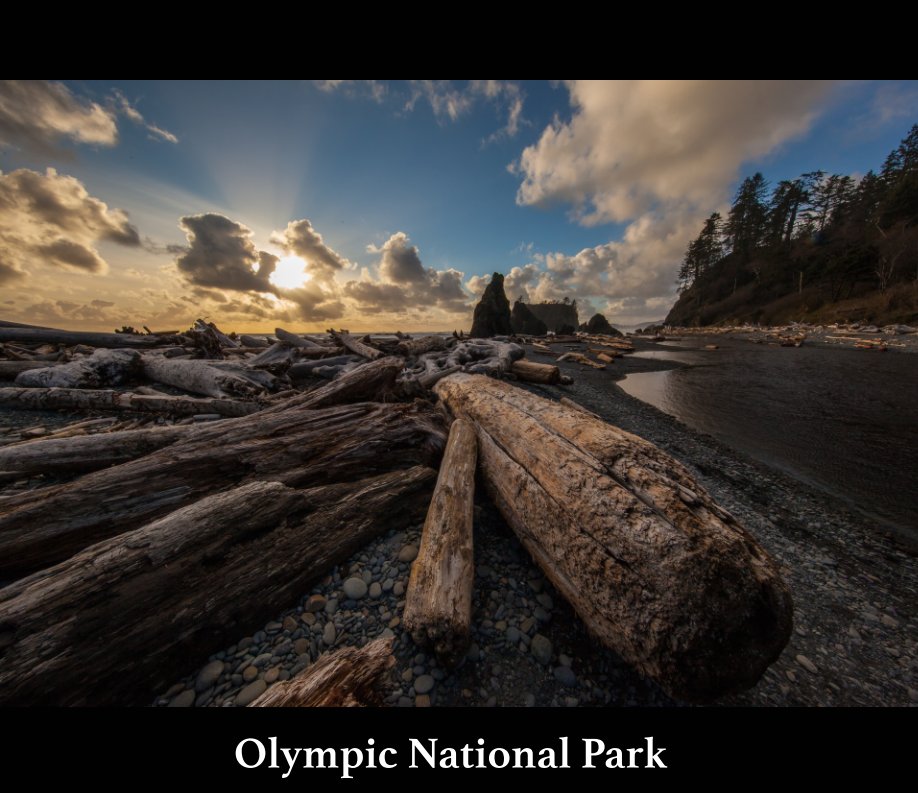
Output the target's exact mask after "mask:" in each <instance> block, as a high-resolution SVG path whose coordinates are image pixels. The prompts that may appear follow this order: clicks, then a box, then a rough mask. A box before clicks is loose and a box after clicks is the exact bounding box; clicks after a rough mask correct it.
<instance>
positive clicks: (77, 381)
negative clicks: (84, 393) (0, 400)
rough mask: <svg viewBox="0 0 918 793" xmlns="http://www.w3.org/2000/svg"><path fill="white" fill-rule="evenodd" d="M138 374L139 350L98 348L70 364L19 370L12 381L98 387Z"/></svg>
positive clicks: (39, 385)
mask: <svg viewBox="0 0 918 793" xmlns="http://www.w3.org/2000/svg"><path fill="white" fill-rule="evenodd" d="M140 374H141V364H140V353H138V352H137V351H136V350H110V349H101V350H96V351H95V352H94V353H93V354H92V355H90V356H89V357H87V358H78V359H77V360H74V361H71V362H70V363H62V364H57V365H56V366H48V367H46V368H44V369H29V370H27V371H24V372H21V373H20V374H19V375H17V377H16V380H15V381H14V384H15V385H17V386H19V387H23V388H100V387H102V386H113V385H124V384H125V383H128V382H130V381H132V380H135V379H136V378H137V377H139V376H140Z"/></svg>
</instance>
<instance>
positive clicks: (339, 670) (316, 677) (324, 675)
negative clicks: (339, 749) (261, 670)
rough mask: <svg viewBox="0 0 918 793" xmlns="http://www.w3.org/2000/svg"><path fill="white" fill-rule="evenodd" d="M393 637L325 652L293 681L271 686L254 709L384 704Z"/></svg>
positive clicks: (251, 704)
mask: <svg viewBox="0 0 918 793" xmlns="http://www.w3.org/2000/svg"><path fill="white" fill-rule="evenodd" d="M394 665H395V657H394V656H393V655H392V639H374V640H373V641H372V642H368V643H367V644H365V645H364V646H363V647H341V648H340V649H338V650H335V651H333V652H330V653H325V655H323V656H321V657H320V658H319V660H318V661H316V662H315V663H314V664H313V665H312V666H310V667H307V668H306V669H304V670H303V671H302V672H300V674H299V675H297V676H296V677H295V678H293V679H292V680H287V681H286V682H283V683H277V684H276V685H273V686H271V688H269V689H268V690H267V691H266V692H265V693H264V694H262V695H261V696H260V697H259V698H258V699H256V700H255V701H254V702H252V703H250V704H249V707H250V708H328V707H332V708H353V707H365V706H369V705H381V704H382V699H383V693H384V692H383V683H384V681H385V677H386V672H387V671H388V670H389V669H390V668H391V667H393V666H394Z"/></svg>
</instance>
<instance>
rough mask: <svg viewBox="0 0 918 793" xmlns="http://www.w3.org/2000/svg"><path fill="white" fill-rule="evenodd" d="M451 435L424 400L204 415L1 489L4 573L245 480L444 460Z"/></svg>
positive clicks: (312, 480) (320, 477) (293, 479)
mask: <svg viewBox="0 0 918 793" xmlns="http://www.w3.org/2000/svg"><path fill="white" fill-rule="evenodd" d="M364 368H368V367H364ZM331 385H332V386H334V385H335V384H334V383H332V384H331ZM319 390H322V389H319ZM290 401H292V400H289V401H288V403H289V402H290ZM281 407H282V408H283V405H282V406H281ZM148 432H152V431H151V430H148ZM444 443H445V432H444V429H443V419H442V416H441V414H440V413H439V412H438V411H437V410H436V409H434V408H433V407H432V406H431V405H429V404H423V403H418V404H416V405H409V404H391V405H384V404H378V403H371V402H364V403H358V404H353V405H341V406H333V407H327V408H324V409H321V410H316V409H311V408H310V407H309V405H307V404H303V405H299V406H296V407H288V408H286V409H281V410H280V411H277V409H276V408H269V409H267V410H263V411H261V412H259V413H254V414H252V415H251V416H245V417H243V418H238V419H227V420H225V421H221V422H218V423H216V424H204V425H198V426H195V427H193V431H192V432H189V434H188V435H187V437H185V439H184V440H180V441H178V442H177V443H174V444H172V445H170V446H166V447H165V448H162V449H160V450H159V451H156V452H154V453H152V454H148V455H146V456H144V457H140V458H138V459H136V460H132V461H130V462H126V463H123V464H121V465H117V466H115V467H113V468H106V469H104V470H101V471H94V472H92V473H89V474H86V475H85V476H82V477H80V478H79V479H76V480H74V481H72V482H68V483H66V484H62V485H54V486H50V487H46V488H42V489H40V490H33V491H29V492H24V493H21V494H17V495H13V496H8V497H6V498H3V499H0V580H4V579H6V580H9V579H11V578H14V577H16V576H21V575H25V574H28V573H30V572H33V571H35V570H38V569H40V568H42V567H46V566H48V565H50V564H54V563H56V562H59V561H62V560H64V559H66V558H68V557H69V556H71V555H72V554H74V553H76V552H77V551H79V550H81V549H83V548H85V547H86V546H88V545H90V544H92V543H94V542H98V541H100V540H103V539H106V538H108V537H113V536H115V535H117V534H119V533H121V532H124V531H129V530H131V529H134V528H136V527H137V526H138V525H141V524H142V523H144V522H146V521H149V520H153V519H155V518H157V517H160V516H162V515H164V514H166V513H168V512H171V511H174V510H175V509H178V508H179V507H182V506H185V505H187V504H190V503H192V502H194V501H196V500H198V499H200V498H202V497H204V496H206V495H209V494H211V493H213V492H216V491H219V490H223V489H226V488H227V487H231V486H233V485H235V484H237V483H244V482H246V481H252V480H274V481H279V482H282V483H284V484H286V485H288V486H290V487H308V486H312V485H319V484H324V483H329V482H336V481H347V480H350V479H353V478H359V477H365V476H370V475H372V474H377V473H383V472H387V471H391V470H393V469H401V468H407V467H410V466H414V465H418V464H422V465H430V464H437V463H438V461H439V455H440V453H441V452H442V449H443V445H444ZM381 452H384V453H381Z"/></svg>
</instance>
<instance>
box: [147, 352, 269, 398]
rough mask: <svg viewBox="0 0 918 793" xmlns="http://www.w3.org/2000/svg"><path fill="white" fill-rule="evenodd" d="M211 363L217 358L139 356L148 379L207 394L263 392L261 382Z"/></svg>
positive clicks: (216, 395) (244, 395)
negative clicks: (193, 358)
mask: <svg viewBox="0 0 918 793" xmlns="http://www.w3.org/2000/svg"><path fill="white" fill-rule="evenodd" d="M215 363H217V362H214V361H201V360H188V359H184V358H164V357H163V356H161V355H145V356H143V359H142V365H143V373H144V375H145V376H146V377H147V378H148V379H150V380H153V381H154V382H157V383H163V384H165V385H171V386H174V387H176V388H181V389H182V390H183V391H190V392H191V393H193V394H203V395H204V396H210V397H224V396H238V397H251V396H257V395H259V394H262V393H264V391H265V388H264V386H261V385H258V384H256V383H255V382H253V381H252V380H251V379H249V378H248V377H242V376H240V375H239V374H237V373H236V372H234V371H226V370H224V369H221V368H219V367H217V366H215V365H214V364H215ZM256 371H257V370H256Z"/></svg>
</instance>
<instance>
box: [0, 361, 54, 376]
mask: <svg viewBox="0 0 918 793" xmlns="http://www.w3.org/2000/svg"><path fill="white" fill-rule="evenodd" d="M46 365H47V364H44V363H42V362H41V361H0V380H15V379H16V376H17V375H19V374H21V373H22V372H26V371H28V370H29V369H44V368H45V366H46Z"/></svg>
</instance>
